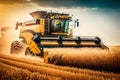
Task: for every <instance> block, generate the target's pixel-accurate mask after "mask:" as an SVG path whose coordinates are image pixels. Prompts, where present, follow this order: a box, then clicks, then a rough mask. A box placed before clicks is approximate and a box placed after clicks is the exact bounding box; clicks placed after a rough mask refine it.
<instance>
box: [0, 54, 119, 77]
mask: <svg viewBox="0 0 120 80" xmlns="http://www.w3.org/2000/svg"><path fill="white" fill-rule="evenodd" d="M0 57H1V58H4V59H9V60H13V61H18V62H22V63H27V64H32V65H35V66H42V67H46V68H54V69H57V70H62V71H69V72H72V73H81V74H87V75H91V76H93V75H95V76H99V77H105V78H109V77H118V76H119V74H113V73H104V72H99V71H92V70H87V69H77V68H70V67H62V66H55V65H51V64H45V63H40V62H37V61H34V60H32V61H31V60H28V59H23V58H18V57H13V56H11V55H3V54H1V56H0Z"/></svg>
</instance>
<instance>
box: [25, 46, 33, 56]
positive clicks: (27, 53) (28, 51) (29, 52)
mask: <svg viewBox="0 0 120 80" xmlns="http://www.w3.org/2000/svg"><path fill="white" fill-rule="evenodd" d="M25 55H32V56H33V55H34V54H33V52H32V51H31V50H30V49H29V47H27V48H26V50H25Z"/></svg>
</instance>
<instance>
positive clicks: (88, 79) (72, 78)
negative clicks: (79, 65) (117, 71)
mask: <svg viewBox="0 0 120 80" xmlns="http://www.w3.org/2000/svg"><path fill="white" fill-rule="evenodd" d="M0 61H1V62H3V63H5V64H8V65H12V66H16V67H19V68H23V69H27V70H29V71H31V72H38V73H40V74H45V75H49V76H56V77H60V78H61V79H63V80H65V79H69V80H81V79H82V80H101V79H111V80H112V79H117V80H119V79H120V77H117V78H113V77H112V78H111V77H109V78H104V77H98V76H97V77H96V76H95V75H93V76H90V75H87V74H76V73H71V72H67V71H61V70H56V69H51V68H46V67H42V66H35V65H30V64H25V63H21V62H17V61H10V60H7V59H3V58H0Z"/></svg>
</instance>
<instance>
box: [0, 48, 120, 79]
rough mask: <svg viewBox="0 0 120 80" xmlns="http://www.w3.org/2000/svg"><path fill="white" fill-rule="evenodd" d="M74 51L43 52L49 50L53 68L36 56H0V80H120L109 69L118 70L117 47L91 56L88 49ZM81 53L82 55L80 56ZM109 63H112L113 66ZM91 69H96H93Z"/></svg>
mask: <svg viewBox="0 0 120 80" xmlns="http://www.w3.org/2000/svg"><path fill="white" fill-rule="evenodd" d="M67 50H68V51H67ZM74 50H75V51H74V52H71V51H72V49H66V50H63V53H60V52H61V51H62V49H58V50H56V49H53V50H52V49H47V51H50V52H49V54H50V55H49V58H50V59H51V63H54V64H57V65H54V64H49V63H44V62H42V61H41V59H39V58H38V57H29V58H26V57H22V56H19V55H10V54H1V53H0V80H8V79H9V80H120V74H119V72H118V73H114V71H111V69H112V68H113V70H114V68H116V70H118V71H119V68H120V67H119V65H120V64H119V60H120V56H119V55H120V54H119V51H120V49H119V48H118V47H110V51H109V52H108V51H106V50H99V52H96V53H101V54H96V53H94V50H95V49H94V50H92V49H90V50H91V52H92V53H90V52H87V51H89V49H84V50H83V49H79V50H78V49H74ZM86 50H87V51H86ZM97 50H98V49H97ZM79 51H81V52H79ZM85 51H86V53H85V54H84V52H85ZM70 52H71V53H70ZM76 52H77V53H79V54H77V53H76ZM65 53H66V54H65ZM72 53H73V54H72ZM86 54H87V55H86ZM91 54H92V55H91ZM108 54H109V56H108ZM61 55H62V56H61ZM78 55H79V56H78ZM90 55H91V56H90ZM85 56H86V57H85ZM88 57H89V58H88ZM92 57H93V58H92ZM94 57H97V58H94ZM98 57H99V58H98ZM56 58H57V59H56ZM58 58H59V59H58ZM91 58H92V59H91ZM105 58H106V59H105ZM88 59H89V60H88ZM95 59H96V60H95ZM84 60H85V61H84ZM97 60H98V61H99V60H102V61H101V62H104V63H96V62H98V61H97ZM107 60H108V61H107ZM109 60H111V61H113V62H114V64H113V62H111V61H109ZM52 61H53V62H52ZM93 61H94V62H93ZM116 61H118V62H116ZM89 62H90V63H89ZM99 62H100V61H99ZM117 63H118V64H117ZM81 64H82V67H81ZM88 64H89V65H88ZM104 64H107V66H110V68H109V70H108V71H109V72H105V70H103V69H102V70H100V68H101V67H100V66H101V65H102V67H103V68H104V69H106V67H107V66H105V65H104ZM116 64H117V65H118V66H116ZM59 65H61V66H59ZM103 65H104V66H103ZM71 66H72V67H71ZM91 66H94V67H95V68H96V67H97V68H98V69H95V70H93V68H92V67H91ZM83 68H84V69H83Z"/></svg>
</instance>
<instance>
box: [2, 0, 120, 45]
mask: <svg viewBox="0 0 120 80" xmlns="http://www.w3.org/2000/svg"><path fill="white" fill-rule="evenodd" d="M40 10H46V11H48V12H50V11H51V10H52V11H53V12H61V13H68V14H70V15H73V19H79V22H80V26H79V27H77V28H75V29H74V36H78V35H79V36H99V37H100V38H101V39H102V41H103V42H104V43H105V44H107V45H120V1H119V0H0V27H5V26H10V27H12V28H14V27H15V24H16V22H24V21H26V20H30V19H32V17H31V16H30V15H29V13H31V12H33V11H40Z"/></svg>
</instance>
